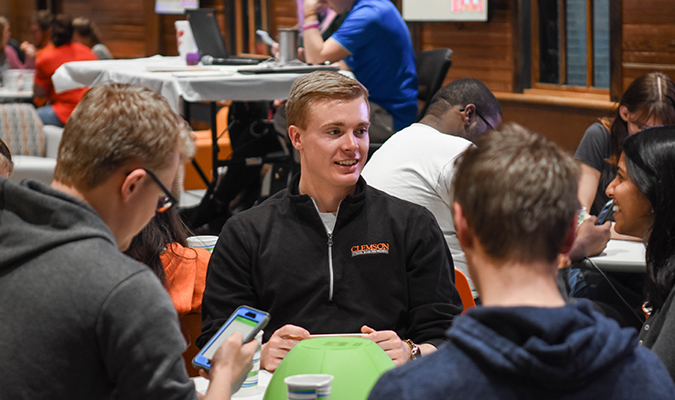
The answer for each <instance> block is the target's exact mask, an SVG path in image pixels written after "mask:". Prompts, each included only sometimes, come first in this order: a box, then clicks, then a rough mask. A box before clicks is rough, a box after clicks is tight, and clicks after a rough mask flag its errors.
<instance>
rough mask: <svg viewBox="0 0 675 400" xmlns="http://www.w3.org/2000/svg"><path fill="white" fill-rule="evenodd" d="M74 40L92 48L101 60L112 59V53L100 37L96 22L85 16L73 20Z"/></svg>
mask: <svg viewBox="0 0 675 400" xmlns="http://www.w3.org/2000/svg"><path fill="white" fill-rule="evenodd" d="M73 29H74V30H75V31H74V32H73V42H77V43H81V44H83V45H85V46H87V47H89V48H90V49H91V51H93V52H94V54H96V57H98V59H99V60H111V59H112V58H113V56H112V53H110V50H108V47H106V45H104V44H103V43H101V41H100V40H99V39H98V36H99V31H98V28H97V27H96V24H94V23H93V22H91V21H89V19H88V18H85V17H77V18H75V19H74V20H73Z"/></svg>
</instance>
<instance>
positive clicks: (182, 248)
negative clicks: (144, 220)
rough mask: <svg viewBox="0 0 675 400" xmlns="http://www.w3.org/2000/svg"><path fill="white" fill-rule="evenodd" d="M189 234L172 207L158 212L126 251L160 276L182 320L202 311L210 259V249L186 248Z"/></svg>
mask: <svg viewBox="0 0 675 400" xmlns="http://www.w3.org/2000/svg"><path fill="white" fill-rule="evenodd" d="M188 234H189V232H188V230H187V228H186V227H185V224H183V222H182V221H181V219H180V217H179V215H178V211H177V210H176V208H175V207H173V208H170V209H168V210H166V211H165V212H163V213H157V214H156V215H155V217H154V218H153V219H152V220H151V221H150V223H149V224H148V225H146V227H145V228H143V230H142V231H141V232H140V233H139V234H138V235H137V236H136V237H134V238H133V240H132V241H131V245H129V248H128V249H127V250H126V251H125V252H124V253H125V254H126V255H128V256H130V257H132V258H134V259H136V260H138V261H140V262H142V263H143V264H145V265H147V266H148V267H149V268H150V269H151V270H152V271H153V272H154V273H155V275H157V277H158V278H159V279H160V281H161V282H162V284H163V285H164V288H165V289H166V290H167V292H169V296H170V297H171V301H173V305H174V307H175V308H176V311H177V312H178V315H179V316H180V317H182V316H183V315H185V314H189V313H200V312H201V310H202V297H203V295H204V287H205V286H206V270H207V267H208V265H209V260H210V259H211V253H210V252H209V251H208V250H206V249H201V248H190V247H187V241H186V239H187V236H188Z"/></svg>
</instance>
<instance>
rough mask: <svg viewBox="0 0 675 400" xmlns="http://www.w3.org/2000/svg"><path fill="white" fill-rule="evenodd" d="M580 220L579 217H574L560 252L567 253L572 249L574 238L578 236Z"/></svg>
mask: <svg viewBox="0 0 675 400" xmlns="http://www.w3.org/2000/svg"><path fill="white" fill-rule="evenodd" d="M578 221H579V218H574V219H573V220H572V223H571V224H570V227H569V229H567V235H565V240H564V241H563V245H562V248H561V249H560V253H562V254H567V253H569V252H570V250H572V246H573V245H574V239H575V238H576V236H577V222H578Z"/></svg>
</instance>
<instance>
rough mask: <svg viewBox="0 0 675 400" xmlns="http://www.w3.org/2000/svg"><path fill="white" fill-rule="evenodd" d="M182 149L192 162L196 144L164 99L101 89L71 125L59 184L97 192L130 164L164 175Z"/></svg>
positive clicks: (121, 87) (120, 87) (132, 90)
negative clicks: (172, 158) (170, 160)
mask: <svg viewBox="0 0 675 400" xmlns="http://www.w3.org/2000/svg"><path fill="white" fill-rule="evenodd" d="M177 149H178V150H179V152H180V153H181V156H182V158H184V159H187V158H188V157H190V156H192V153H193V152H194V144H193V142H192V138H191V135H190V132H189V129H188V128H187V125H186V123H185V121H183V119H182V118H181V117H180V116H178V114H176V113H175V112H174V111H173V110H171V107H170V106H169V104H168V103H167V102H166V100H165V99H164V98H163V97H162V96H161V95H160V94H158V93H156V92H153V91H151V90H149V89H146V88H143V87H139V86H132V85H127V84H118V83H114V84H107V85H100V86H96V87H94V88H92V89H91V90H89V91H88V92H87V93H86V94H85V95H84V97H83V98H82V100H81V101H80V104H79V105H78V106H77V107H76V108H75V111H73V113H72V115H71V116H70V118H69V119H68V122H67V123H66V126H65V129H64V131H63V138H62V139H61V144H60V145H59V153H58V156H57V160H56V170H55V171H54V178H55V179H56V180H58V181H60V182H62V183H64V184H68V185H73V186H75V187H77V188H81V189H85V188H86V189H91V188H94V187H96V186H97V185H98V184H100V183H102V182H104V181H105V180H107V179H108V178H109V177H110V176H111V175H112V174H113V173H114V172H115V171H117V170H118V169H119V168H121V167H123V166H124V165H125V164H127V163H129V162H139V163H141V164H142V166H143V167H144V168H148V169H150V170H152V171H161V170H162V169H164V168H166V164H167V163H168V162H169V156H170V155H171V154H172V153H173V152H174V151H176V150H177Z"/></svg>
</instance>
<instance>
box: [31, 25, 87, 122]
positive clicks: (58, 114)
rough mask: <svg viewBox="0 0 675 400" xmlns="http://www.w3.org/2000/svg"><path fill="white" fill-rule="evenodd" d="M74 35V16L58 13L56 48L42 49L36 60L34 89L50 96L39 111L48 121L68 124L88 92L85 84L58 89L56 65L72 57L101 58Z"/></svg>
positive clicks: (43, 95) (55, 36)
mask: <svg viewBox="0 0 675 400" xmlns="http://www.w3.org/2000/svg"><path fill="white" fill-rule="evenodd" d="M72 38H73V20H72V19H71V18H70V17H69V16H67V15H57V16H56V18H54V22H53V25H52V42H53V43H54V48H53V49H51V50H47V51H45V52H44V53H42V55H41V56H40V57H38V59H37V61H36V66H35V85H34V87H33V92H34V94H35V96H37V97H45V98H47V105H45V106H44V107H40V108H38V115H39V116H40V119H41V120H42V123H43V124H45V125H56V126H61V127H62V126H64V125H65V124H66V121H67V120H68V117H70V114H71V113H72V112H73V110H74V109H75V106H76V105H77V103H79V102H80V99H81V98H82V96H83V95H84V93H85V92H86V89H85V88H81V89H73V90H68V91H65V92H61V93H56V92H55V91H54V84H53V83H52V75H54V72H56V69H57V68H59V67H60V66H61V65H63V64H65V63H67V62H70V61H93V60H96V59H97V58H96V56H95V55H94V53H92V51H91V49H89V48H88V47H87V46H85V45H82V44H80V43H74V42H73V41H72Z"/></svg>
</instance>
